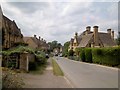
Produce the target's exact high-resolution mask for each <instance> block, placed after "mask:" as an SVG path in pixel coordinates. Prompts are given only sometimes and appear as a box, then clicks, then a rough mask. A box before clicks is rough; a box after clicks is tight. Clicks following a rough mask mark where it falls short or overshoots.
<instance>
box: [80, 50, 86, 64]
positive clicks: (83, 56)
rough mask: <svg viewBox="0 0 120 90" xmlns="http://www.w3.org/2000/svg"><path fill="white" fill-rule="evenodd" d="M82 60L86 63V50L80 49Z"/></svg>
mask: <svg viewBox="0 0 120 90" xmlns="http://www.w3.org/2000/svg"><path fill="white" fill-rule="evenodd" d="M80 58H81V61H83V62H85V49H80Z"/></svg>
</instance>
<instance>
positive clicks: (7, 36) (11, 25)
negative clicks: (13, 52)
mask: <svg viewBox="0 0 120 90" xmlns="http://www.w3.org/2000/svg"><path fill="white" fill-rule="evenodd" d="M1 19H2V23H0V24H1V25H0V26H2V28H1V29H0V30H1V32H2V49H9V48H11V47H13V46H14V44H15V43H23V42H24V41H23V35H22V34H21V30H20V28H18V26H17V24H16V23H15V21H14V20H13V21H12V20H10V19H9V18H7V17H6V16H5V15H3V14H2V18H1Z"/></svg>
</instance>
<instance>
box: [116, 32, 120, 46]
mask: <svg viewBox="0 0 120 90" xmlns="http://www.w3.org/2000/svg"><path fill="white" fill-rule="evenodd" d="M117 44H118V45H120V32H118V38H117Z"/></svg>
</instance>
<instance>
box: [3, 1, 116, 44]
mask: <svg viewBox="0 0 120 90" xmlns="http://www.w3.org/2000/svg"><path fill="white" fill-rule="evenodd" d="M84 1H85V0H84ZM104 1H105V0H104ZM112 1H113V0H111V2H95V1H93V0H90V2H87V1H86V2H68V1H67V2H49V1H47V2H4V3H2V4H1V7H2V11H3V14H4V15H5V16H7V17H8V18H10V19H11V20H15V22H16V23H17V25H18V27H19V28H20V29H21V31H22V34H23V35H24V36H34V34H36V35H37V36H41V37H43V38H44V39H45V40H47V42H48V41H53V40H57V41H58V42H60V43H62V44H63V43H64V42H66V41H68V40H70V39H71V38H72V37H73V36H74V33H75V32H78V33H79V34H80V33H82V32H83V31H84V30H85V28H86V26H88V25H89V26H91V27H93V26H95V25H98V26H99V31H101V32H106V30H107V29H108V28H111V29H113V30H115V37H116V36H117V32H118V3H117V2H112Z"/></svg>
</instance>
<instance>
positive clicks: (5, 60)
mask: <svg viewBox="0 0 120 90" xmlns="http://www.w3.org/2000/svg"><path fill="white" fill-rule="evenodd" d="M24 53H25V55H24V57H26V55H28V56H29V57H30V58H28V57H27V58H23V55H22V54H24ZM1 54H2V88H21V87H22V85H24V82H23V80H22V77H20V75H19V73H21V72H22V73H23V72H25V73H26V71H23V70H21V67H22V66H23V65H24V64H26V63H24V62H23V61H25V60H26V59H30V60H29V61H28V66H27V65H26V66H27V68H28V71H27V72H29V73H31V72H34V71H37V70H40V73H43V70H44V69H45V66H46V63H47V58H46V54H45V52H43V51H37V50H34V49H32V48H30V47H28V46H17V47H14V48H11V49H9V50H5V51H2V52H1ZM21 59H24V60H22V63H21ZM26 61H27V60H26Z"/></svg>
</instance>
